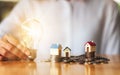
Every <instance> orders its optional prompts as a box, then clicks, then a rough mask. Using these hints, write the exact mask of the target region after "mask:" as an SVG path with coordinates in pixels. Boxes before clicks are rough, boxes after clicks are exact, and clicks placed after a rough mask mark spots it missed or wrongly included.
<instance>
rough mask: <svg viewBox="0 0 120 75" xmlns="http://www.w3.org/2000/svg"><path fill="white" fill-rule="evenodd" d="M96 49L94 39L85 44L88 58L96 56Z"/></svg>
mask: <svg viewBox="0 0 120 75" xmlns="http://www.w3.org/2000/svg"><path fill="white" fill-rule="evenodd" d="M95 51H96V44H95V43H94V42H93V41H89V42H87V43H86V44H85V53H86V57H87V58H94V57H95Z"/></svg>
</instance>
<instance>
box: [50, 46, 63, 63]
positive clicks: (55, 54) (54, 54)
mask: <svg viewBox="0 0 120 75" xmlns="http://www.w3.org/2000/svg"><path fill="white" fill-rule="evenodd" d="M61 51H62V46H61V45H60V44H52V45H51V47H50V55H51V61H53V62H58V61H60V58H61Z"/></svg>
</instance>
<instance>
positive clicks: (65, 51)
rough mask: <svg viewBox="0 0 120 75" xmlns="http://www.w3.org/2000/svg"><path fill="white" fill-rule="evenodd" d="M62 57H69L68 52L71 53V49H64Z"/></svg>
mask: <svg viewBox="0 0 120 75" xmlns="http://www.w3.org/2000/svg"><path fill="white" fill-rule="evenodd" d="M63 51H64V57H67V58H68V57H70V52H71V49H70V48H69V47H66V48H65V49H64V50H63Z"/></svg>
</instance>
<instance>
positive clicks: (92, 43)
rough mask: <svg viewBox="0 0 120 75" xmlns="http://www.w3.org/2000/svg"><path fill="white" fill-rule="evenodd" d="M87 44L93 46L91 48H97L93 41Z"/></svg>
mask: <svg viewBox="0 0 120 75" xmlns="http://www.w3.org/2000/svg"><path fill="white" fill-rule="evenodd" d="M87 43H88V44H89V45H91V46H96V44H95V43H94V42H93V41H88V42H87ZM87 43H86V44H87ZM86 44H85V45H86Z"/></svg>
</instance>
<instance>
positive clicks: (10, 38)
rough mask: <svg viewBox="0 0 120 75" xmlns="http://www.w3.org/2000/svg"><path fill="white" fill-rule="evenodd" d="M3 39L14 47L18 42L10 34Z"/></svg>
mask: <svg viewBox="0 0 120 75" xmlns="http://www.w3.org/2000/svg"><path fill="white" fill-rule="evenodd" d="M3 38H4V39H6V40H7V41H8V42H9V43H11V44H13V45H14V46H16V45H17V44H19V41H18V40H17V39H16V38H15V37H13V36H12V35H10V34H7V35H5V36H4V37H3Z"/></svg>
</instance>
